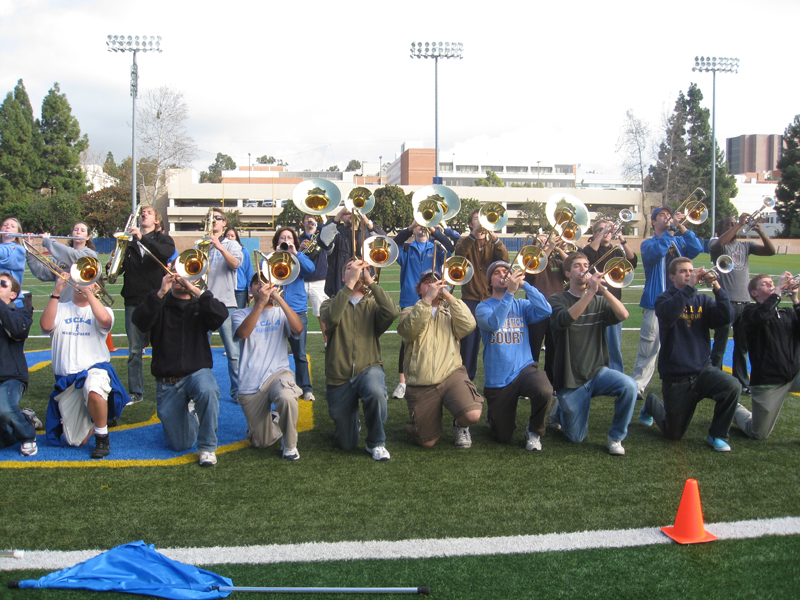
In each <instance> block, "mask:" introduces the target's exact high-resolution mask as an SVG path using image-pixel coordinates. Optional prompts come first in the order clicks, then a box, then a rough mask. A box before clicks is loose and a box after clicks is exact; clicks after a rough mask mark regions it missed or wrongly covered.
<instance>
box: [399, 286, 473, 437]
mask: <svg viewBox="0 0 800 600" xmlns="http://www.w3.org/2000/svg"><path fill="white" fill-rule="evenodd" d="M415 287H416V290H417V296H418V297H419V300H418V301H417V302H416V303H415V304H414V305H413V306H408V307H406V308H404V309H403V310H402V312H401V313H400V322H399V324H398V326H397V332H398V333H399V334H400V335H401V336H402V338H403V343H404V344H406V352H405V365H404V371H405V373H406V375H407V378H408V380H407V381H408V387H407V388H406V393H405V398H406V402H407V403H408V422H407V423H406V431H407V432H408V434H409V435H410V436H411V437H412V438H414V441H416V443H417V444H419V445H420V446H424V447H426V448H431V447H432V446H433V445H434V444H436V442H437V441H438V440H439V438H440V437H441V436H442V434H443V433H444V431H443V429H442V407H445V408H447V410H448V411H449V412H450V414H451V415H453V435H454V437H455V445H456V447H457V448H469V447H470V446H471V445H472V437H471V436H470V433H469V426H470V425H473V424H475V423H477V422H478V420H479V419H480V418H481V414H482V411H483V398H481V396H480V394H478V390H477V389H476V388H475V384H474V383H472V381H471V380H470V378H469V377H467V370H466V369H465V368H464V365H462V364H461V353H460V352H459V347H458V341H459V340H460V339H462V338H463V337H464V336H465V335H467V334H469V333H470V332H471V331H472V330H473V329H475V319H474V318H473V316H472V314H471V313H470V312H469V309H468V308H467V306H466V304H464V303H463V302H462V301H461V300H459V299H457V298H455V297H454V296H453V295H452V294H451V293H450V291H449V290H448V288H447V284H446V283H445V282H444V281H442V280H441V276H439V274H438V273H434V272H433V271H425V272H424V273H422V275H420V278H419V281H418V282H417V285H416V286H415ZM442 300H445V301H447V302H449V303H450V306H449V308H448V309H447V310H444V309H443V308H442V306H441V302H442Z"/></svg>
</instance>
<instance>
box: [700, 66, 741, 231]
mask: <svg viewBox="0 0 800 600" xmlns="http://www.w3.org/2000/svg"><path fill="white" fill-rule="evenodd" d="M692 71H699V72H701V73H703V72H705V73H708V72H709V71H710V72H711V73H713V78H712V81H713V84H712V88H711V90H712V91H711V237H714V233H715V231H716V228H717V127H716V124H717V71H719V72H720V73H738V72H739V59H738V58H725V57H720V58H717V57H716V56H713V57H712V56H695V57H694V67H692Z"/></svg>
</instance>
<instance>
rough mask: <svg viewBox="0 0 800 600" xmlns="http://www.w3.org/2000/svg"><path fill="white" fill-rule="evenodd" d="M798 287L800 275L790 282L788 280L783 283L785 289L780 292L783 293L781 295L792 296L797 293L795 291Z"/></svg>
mask: <svg viewBox="0 0 800 600" xmlns="http://www.w3.org/2000/svg"><path fill="white" fill-rule="evenodd" d="M798 286H800V274H799V275H795V276H794V277H792V278H791V279H789V280H787V281H785V282H784V283H783V287H782V288H781V290H780V292H781V294H780V295H781V296H792V295H793V294H794V293H795V291H796V290H797V287H798Z"/></svg>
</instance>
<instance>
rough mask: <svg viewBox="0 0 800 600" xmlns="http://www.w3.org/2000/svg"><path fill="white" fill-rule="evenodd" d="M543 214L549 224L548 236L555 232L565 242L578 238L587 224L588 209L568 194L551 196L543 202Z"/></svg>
mask: <svg viewBox="0 0 800 600" xmlns="http://www.w3.org/2000/svg"><path fill="white" fill-rule="evenodd" d="M545 215H546V216H547V220H548V222H549V223H550V226H551V231H550V237H552V236H553V233H555V234H557V235H559V236H561V238H562V239H564V240H566V241H567V242H575V241H577V240H579V239H580V237H581V236H582V235H583V232H584V231H585V230H586V228H587V227H588V226H589V209H588V208H586V205H585V204H584V203H583V202H581V201H580V200H578V199H577V198H576V197H575V196H570V195H569V194H554V195H553V196H551V197H550V199H549V200H548V201H547V203H546V204H545ZM548 241H549V239H548Z"/></svg>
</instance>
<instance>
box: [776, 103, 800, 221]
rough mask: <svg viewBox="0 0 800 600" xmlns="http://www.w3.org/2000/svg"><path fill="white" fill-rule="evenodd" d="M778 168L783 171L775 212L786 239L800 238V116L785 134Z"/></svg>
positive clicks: (790, 124) (796, 117)
mask: <svg viewBox="0 0 800 600" xmlns="http://www.w3.org/2000/svg"><path fill="white" fill-rule="evenodd" d="M777 168H778V169H780V171H781V178H780V181H779V182H778V188H777V190H776V191H775V196H776V199H777V202H776V203H775V212H777V213H778V219H780V221H781V223H783V235H784V236H785V237H800V115H795V117H794V121H793V122H791V123H789V126H788V127H787V128H786V131H785V132H784V133H783V155H782V156H781V159H780V160H779V161H778V165H777Z"/></svg>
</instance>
